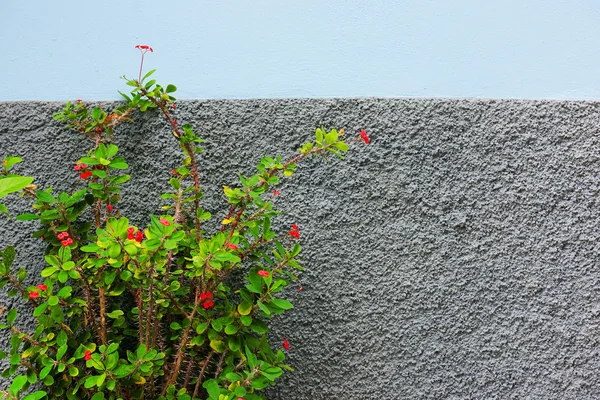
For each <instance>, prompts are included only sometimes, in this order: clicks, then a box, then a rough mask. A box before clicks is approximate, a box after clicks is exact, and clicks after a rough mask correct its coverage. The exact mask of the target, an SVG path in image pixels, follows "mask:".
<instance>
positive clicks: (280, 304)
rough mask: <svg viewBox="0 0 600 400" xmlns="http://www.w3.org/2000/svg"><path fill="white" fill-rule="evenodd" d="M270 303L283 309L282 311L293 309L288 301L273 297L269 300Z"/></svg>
mask: <svg viewBox="0 0 600 400" xmlns="http://www.w3.org/2000/svg"><path fill="white" fill-rule="evenodd" d="M271 303H273V304H275V305H276V306H277V307H279V308H283V309H284V310H289V309H290V308H293V307H294V306H293V305H292V303H290V302H289V301H287V300H285V299H278V298H275V297H273V298H271Z"/></svg>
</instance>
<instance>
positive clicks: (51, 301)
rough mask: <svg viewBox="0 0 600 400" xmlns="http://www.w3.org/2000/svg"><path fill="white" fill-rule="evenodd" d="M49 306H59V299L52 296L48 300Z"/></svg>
mask: <svg viewBox="0 0 600 400" xmlns="http://www.w3.org/2000/svg"><path fill="white" fill-rule="evenodd" d="M48 304H49V305H51V306H56V305H58V297H56V296H50V298H49V299H48Z"/></svg>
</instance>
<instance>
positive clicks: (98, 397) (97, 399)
mask: <svg viewBox="0 0 600 400" xmlns="http://www.w3.org/2000/svg"><path fill="white" fill-rule="evenodd" d="M98 386H100V385H98ZM90 400H104V393H102V392H97V393H96V394H95V395H93V396H92V398H91V399H90Z"/></svg>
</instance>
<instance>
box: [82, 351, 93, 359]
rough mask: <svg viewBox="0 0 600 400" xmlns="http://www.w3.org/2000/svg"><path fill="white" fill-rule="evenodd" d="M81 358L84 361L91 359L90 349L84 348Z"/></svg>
mask: <svg viewBox="0 0 600 400" xmlns="http://www.w3.org/2000/svg"><path fill="white" fill-rule="evenodd" d="M83 358H84V359H85V361H90V360H91V359H92V352H91V351H90V350H86V351H85V354H84V355H83Z"/></svg>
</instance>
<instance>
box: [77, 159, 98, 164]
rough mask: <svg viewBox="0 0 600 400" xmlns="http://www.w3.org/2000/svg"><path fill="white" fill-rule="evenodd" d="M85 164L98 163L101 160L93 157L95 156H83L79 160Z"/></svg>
mask: <svg viewBox="0 0 600 400" xmlns="http://www.w3.org/2000/svg"><path fill="white" fill-rule="evenodd" d="M79 161H81V162H82V163H84V164H87V165H97V164H100V161H98V160H97V159H95V158H93V157H81V159H80V160H79Z"/></svg>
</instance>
